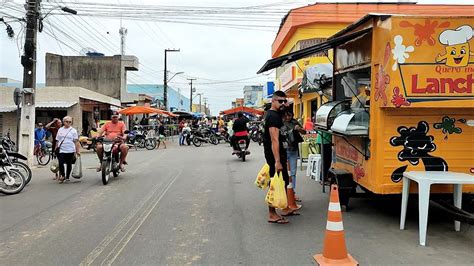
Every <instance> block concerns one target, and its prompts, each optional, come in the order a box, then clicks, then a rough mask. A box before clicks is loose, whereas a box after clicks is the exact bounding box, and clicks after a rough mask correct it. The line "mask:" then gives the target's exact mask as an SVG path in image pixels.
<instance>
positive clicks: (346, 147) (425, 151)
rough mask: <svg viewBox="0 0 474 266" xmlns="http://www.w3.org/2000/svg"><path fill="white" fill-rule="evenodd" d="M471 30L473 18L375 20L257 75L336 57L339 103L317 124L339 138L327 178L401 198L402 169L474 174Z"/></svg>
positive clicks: (322, 110) (438, 189)
mask: <svg viewBox="0 0 474 266" xmlns="http://www.w3.org/2000/svg"><path fill="white" fill-rule="evenodd" d="M473 28H474V16H472V17H433V16H429V17H428V16H404V15H381V14H378V15H375V14H369V15H367V16H365V17H364V18H362V19H361V20H359V21H357V22H355V23H353V24H352V25H350V26H348V27H347V28H346V29H344V30H342V31H340V32H338V33H337V34H335V35H334V36H332V37H330V38H329V39H328V40H327V41H326V42H324V43H321V44H318V45H315V46H312V47H309V48H306V49H304V50H299V51H296V52H293V53H290V54H288V55H285V56H282V57H279V58H274V59H271V60H269V61H267V63H266V64H265V65H264V66H263V67H262V69H261V70H260V71H259V72H263V71H266V70H268V69H271V68H275V67H279V66H281V65H283V64H286V63H289V62H292V61H296V60H298V59H301V58H303V57H307V56H310V55H311V54H314V53H317V52H321V51H326V50H329V49H332V50H333V58H330V59H331V61H332V62H333V67H334V70H333V71H334V73H333V90H332V99H331V100H330V101H328V102H327V103H325V104H323V105H322V106H320V107H319V108H318V111H317V113H316V119H315V127H316V128H317V129H318V130H320V131H325V132H328V133H330V134H331V136H332V143H333V148H332V150H333V151H332V155H333V156H332V164H331V169H330V171H329V174H328V175H330V176H332V177H333V178H336V179H337V180H338V182H339V183H340V184H344V186H346V187H350V188H352V189H353V190H352V191H354V189H355V187H356V186H359V187H361V188H362V189H363V190H365V191H367V192H370V193H373V194H401V191H402V182H401V181H402V177H403V173H404V172H405V171H448V170H449V171H455V172H461V173H468V174H473V173H474V128H473V127H474V93H473V87H474V36H473V35H474V30H473ZM452 189H453V187H452V185H439V186H438V185H437V186H434V187H433V189H432V192H434V193H443V192H452ZM473 191H474V186H473V185H465V186H463V192H465V193H472V192H473ZM413 192H416V190H413ZM341 201H342V199H341ZM341 203H342V202H341Z"/></svg>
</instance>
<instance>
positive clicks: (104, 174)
mask: <svg viewBox="0 0 474 266" xmlns="http://www.w3.org/2000/svg"><path fill="white" fill-rule="evenodd" d="M109 165H110V163H109V162H107V161H105V160H104V161H102V166H101V170H102V171H101V173H102V184H104V186H105V185H107V184H108V183H109V173H107V172H108V171H107V170H108V169H107V168H108V167H109Z"/></svg>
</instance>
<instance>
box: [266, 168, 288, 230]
mask: <svg viewBox="0 0 474 266" xmlns="http://www.w3.org/2000/svg"><path fill="white" fill-rule="evenodd" d="M265 202H266V203H268V205H269V206H272V207H273V208H277V209H285V208H286V207H288V200H287V198H286V188H285V181H284V180H283V177H282V174H281V172H280V173H275V176H274V177H273V178H272V180H271V182H270V188H269V189H268V193H267V196H266V197H265ZM269 222H270V220H269Z"/></svg>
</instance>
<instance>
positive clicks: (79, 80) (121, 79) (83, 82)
mask: <svg viewBox="0 0 474 266" xmlns="http://www.w3.org/2000/svg"><path fill="white" fill-rule="evenodd" d="M138 65H139V63H138V58H137V57H135V56H131V55H114V56H62V55H57V54H50V53H47V54H46V86H48V87H82V88H85V89H88V90H91V91H95V92H97V93H100V94H103V95H106V96H109V97H112V98H115V99H118V100H120V101H121V102H122V104H127V103H134V102H135V101H136V100H137V98H138V95H137V94H130V93H128V92H127V72H128V71H138Z"/></svg>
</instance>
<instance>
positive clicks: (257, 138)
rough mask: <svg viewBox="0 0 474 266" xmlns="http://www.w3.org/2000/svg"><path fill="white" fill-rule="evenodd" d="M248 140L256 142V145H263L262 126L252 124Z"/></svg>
mask: <svg viewBox="0 0 474 266" xmlns="http://www.w3.org/2000/svg"><path fill="white" fill-rule="evenodd" d="M249 136H250V139H251V140H252V141H253V142H258V145H262V143H263V124H261V123H260V124H253V125H252V126H251V127H250V130H249Z"/></svg>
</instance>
